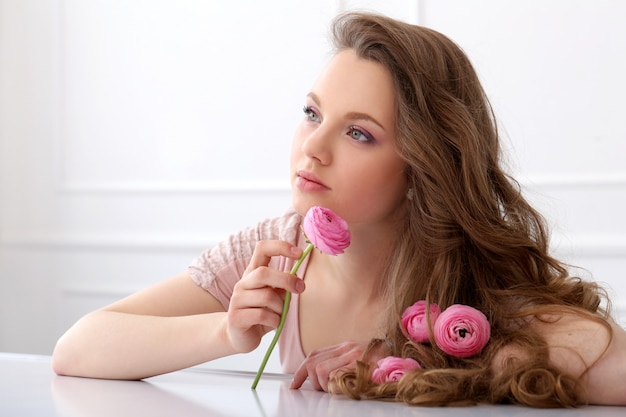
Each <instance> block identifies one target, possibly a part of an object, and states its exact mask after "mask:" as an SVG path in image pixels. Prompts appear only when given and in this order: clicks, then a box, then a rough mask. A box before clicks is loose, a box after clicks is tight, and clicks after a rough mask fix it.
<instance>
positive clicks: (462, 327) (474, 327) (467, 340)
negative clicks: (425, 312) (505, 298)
mask: <svg viewBox="0 0 626 417" xmlns="http://www.w3.org/2000/svg"><path fill="white" fill-rule="evenodd" d="M433 331H434V336H435V343H436V344H437V346H439V348H440V349H441V350H443V351H444V352H445V353H447V354H448V355H452V356H456V357H459V358H467V357H470V356H474V355H476V354H477V353H479V352H480V351H481V350H482V349H483V348H484V347H485V346H486V345H487V342H489V337H490V336H491V326H490V325H489V321H488V320H487V317H485V315H484V314H483V313H482V312H480V311H479V310H476V309H475V308H473V307H470V306H466V305H462V304H454V305H451V306H450V307H448V308H447V309H445V310H444V311H443V312H442V313H441V314H440V315H439V317H438V318H437V320H436V321H435V327H434V329H433Z"/></svg>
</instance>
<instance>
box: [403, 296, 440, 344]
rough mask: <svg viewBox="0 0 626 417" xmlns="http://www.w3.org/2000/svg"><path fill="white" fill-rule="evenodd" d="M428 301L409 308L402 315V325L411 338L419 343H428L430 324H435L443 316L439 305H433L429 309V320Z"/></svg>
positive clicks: (421, 301)
mask: <svg viewBox="0 0 626 417" xmlns="http://www.w3.org/2000/svg"><path fill="white" fill-rule="evenodd" d="M426 313H427V309H426V301H424V300H420V301H417V302H416V303H415V304H413V305H411V306H409V307H407V308H406V310H404V313H402V325H403V326H404V328H405V329H406V332H407V333H408V335H409V337H410V338H411V339H412V340H414V341H416V342H417V343H424V342H428V340H429V334H428V327H429V326H428V323H429V322H430V323H431V324H432V323H434V322H435V321H436V320H437V317H439V314H441V309H440V308H439V306H438V305H437V304H431V305H430V307H429V309H428V319H427V315H426Z"/></svg>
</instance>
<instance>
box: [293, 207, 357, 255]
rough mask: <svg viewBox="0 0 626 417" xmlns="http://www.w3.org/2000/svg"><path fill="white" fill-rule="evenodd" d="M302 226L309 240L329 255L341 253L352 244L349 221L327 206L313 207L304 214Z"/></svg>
mask: <svg viewBox="0 0 626 417" xmlns="http://www.w3.org/2000/svg"><path fill="white" fill-rule="evenodd" d="M302 228H303V229H304V234H305V235H306V238H307V239H308V240H309V242H311V243H312V244H313V245H314V246H315V247H316V248H317V249H319V250H320V251H322V252H324V253H326V254H328V255H339V254H341V253H343V252H344V250H345V249H346V248H347V247H348V246H350V238H351V235H350V231H349V230H348V223H347V222H346V221H345V220H344V219H342V218H341V217H339V215H338V214H336V213H335V212H334V211H332V210H330V209H327V208H325V207H320V206H313V207H311V208H310V209H309V211H308V212H307V213H306V216H304V221H303V222H302Z"/></svg>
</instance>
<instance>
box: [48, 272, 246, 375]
mask: <svg viewBox="0 0 626 417" xmlns="http://www.w3.org/2000/svg"><path fill="white" fill-rule="evenodd" d="M232 353H234V352H232V350H231V348H230V347H229V344H228V343H227V340H226V312H224V309H223V307H222V306H221V304H220V303H219V301H217V300H216V299H215V298H214V297H213V296H212V295H211V294H209V293H208V292H206V291H205V290H203V289H202V288H200V287H199V286H198V285H196V284H195V283H194V282H193V281H192V280H191V278H190V277H189V276H188V275H187V274H186V273H182V274H180V275H177V276H175V277H174V278H172V279H170V280H167V281H164V282H162V283H159V284H157V285H155V286H153V287H150V288H148V289H145V290H143V291H140V292H138V293H136V294H133V295H131V296H129V297H127V298H124V299H122V300H120V301H118V302H116V303H114V304H111V305H110V306H107V307H105V308H103V309H100V310H96V311H94V312H92V313H89V314H87V315H86V316H85V317H83V318H82V319H80V320H79V321H78V322H77V323H76V324H75V325H74V326H72V327H71V328H70V329H69V330H68V331H67V332H66V333H65V334H64V335H63V336H62V337H61V338H60V339H59V341H58V343H57V346H56V347H55V350H54V353H53V357H52V365H53V368H54V370H55V372H57V373H58V374H62V375H73V376H85V377H96V378H112V379H140V378H145V377H148V376H153V375H157V374H161V373H166V372H170V371H173V370H177V369H182V368H185V367H188V366H192V365H196V364H198V363H202V362H205V361H208V360H211V359H215V358H218V357H221V356H225V355H228V354H232Z"/></svg>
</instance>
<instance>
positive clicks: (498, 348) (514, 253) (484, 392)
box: [332, 13, 610, 407]
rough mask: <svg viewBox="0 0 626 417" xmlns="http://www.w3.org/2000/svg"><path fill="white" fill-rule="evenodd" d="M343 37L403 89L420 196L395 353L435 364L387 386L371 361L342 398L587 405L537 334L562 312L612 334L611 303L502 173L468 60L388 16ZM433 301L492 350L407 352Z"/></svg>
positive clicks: (413, 206) (405, 145)
mask: <svg viewBox="0 0 626 417" xmlns="http://www.w3.org/2000/svg"><path fill="white" fill-rule="evenodd" d="M332 34H333V40H334V45H335V47H336V49H337V50H343V49H352V50H354V51H355V52H356V53H357V55H358V56H359V57H361V58H363V59H368V60H373V61H375V62H378V63H380V64H382V65H383V66H385V67H386V68H387V69H388V71H389V72H390V73H391V75H392V77H393V80H394V85H395V90H396V97H397V99H396V106H397V109H396V110H397V111H396V115H397V121H396V144H397V148H398V152H399V154H400V155H401V156H402V157H403V158H404V160H405V161H406V165H407V178H408V183H409V186H410V188H411V189H412V193H413V195H412V198H410V199H409V200H408V201H407V208H406V209H407V211H408V213H407V215H406V216H403V219H404V224H402V225H401V227H399V230H400V232H399V237H398V240H397V242H396V244H395V248H394V251H393V256H392V258H391V259H390V260H389V266H388V268H387V272H388V274H387V279H386V280H385V281H384V284H383V285H384V286H385V287H384V289H383V290H384V294H385V297H386V298H387V301H388V306H389V311H388V312H387V317H388V323H387V326H386V331H387V335H388V336H387V339H386V340H385V341H384V342H385V344H386V345H387V351H388V353H389V354H391V355H395V356H403V357H406V356H410V357H414V358H415V359H417V360H418V362H420V364H421V365H422V368H421V369H418V370H414V371H411V372H409V373H408V374H407V375H405V377H404V378H402V379H401V381H399V382H394V383H385V384H382V385H376V384H374V383H372V382H371V381H370V375H371V372H372V369H371V365H370V364H368V363H367V361H365V360H364V361H362V362H360V363H359V365H358V367H357V369H356V371H354V372H348V373H346V374H344V375H343V376H341V377H340V378H339V379H338V380H337V381H336V382H337V386H338V388H339V390H340V391H341V392H343V393H345V394H347V395H348V396H351V397H353V398H386V399H389V398H393V399H395V400H398V401H405V402H407V403H409V404H421V405H446V404H466V403H476V402H491V403H501V402H508V403H519V404H527V405H531V406H542V407H546V406H574V405H575V404H577V403H578V402H579V398H578V397H577V394H576V393H577V392H578V390H577V387H576V381H575V380H574V379H573V378H571V377H568V376H566V375H564V374H562V373H561V372H559V370H557V369H555V368H554V367H553V366H552V365H550V363H549V361H548V348H547V345H546V343H545V341H544V340H543V339H542V338H541V337H540V336H539V335H538V334H536V333H534V332H533V331H532V330H531V329H530V328H529V327H528V326H527V323H528V322H529V321H530V319H529V318H532V317H538V316H540V315H541V314H544V313H551V312H573V313H575V314H580V315H584V316H586V317H589V318H592V319H594V320H598V321H601V322H603V323H606V321H605V319H606V318H607V317H608V313H607V312H606V311H604V310H602V308H601V307H600V304H601V301H602V298H603V295H604V293H603V292H602V290H601V288H600V287H598V286H597V285H596V284H594V283H591V282H586V281H583V280H581V279H579V278H572V277H569V276H568V271H567V268H566V266H565V265H564V264H562V263H561V262H559V261H558V260H556V259H554V258H553V257H551V256H550V255H549V239H548V235H547V231H546V226H545V224H544V220H543V218H542V217H541V216H540V214H539V213H538V212H537V211H536V210H534V209H533V208H532V207H531V206H530V205H529V204H528V202H527V201H526V200H525V199H524V197H523V196H522V193H521V189H520V186H519V184H518V183H517V182H516V181H515V180H514V179H512V178H511V177H510V176H508V175H507V174H506V173H505V172H504V170H503V169H502V167H501V165H502V163H501V160H500V159H501V149H500V144H499V136H498V131H497V127H496V121H495V117H494V114H493V111H492V108H491V106H490V104H489V101H488V99H487V97H486V95H485V92H484V91H483V89H482V86H481V84H480V81H479V79H478V76H477V74H476V72H475V70H474V68H473V66H472V64H471V63H470V61H469V59H468V58H467V56H466V55H465V53H464V52H463V51H462V50H461V49H460V48H459V47H458V46H457V45H456V44H454V43H453V42H452V41H451V40H449V39H448V38H447V37H445V36H444V35H442V34H440V33H438V32H436V31H434V30H431V29H428V28H424V27H420V26H415V25H410V24H407V23H403V22H400V21H397V20H393V19H390V18H387V17H384V16H379V15H372V14H365V13H347V14H344V15H341V16H339V17H338V18H337V19H336V20H335V22H334V25H333V31H332ZM421 299H424V300H426V301H427V302H428V303H437V304H438V305H439V306H440V307H441V308H442V309H444V308H445V307H447V306H450V305H452V304H467V305H470V306H472V307H474V308H477V309H479V310H481V311H482V312H483V313H484V314H485V315H486V316H487V318H488V319H489V321H490V323H491V326H492V337H491V340H490V343H489V345H488V346H487V348H486V349H485V350H483V352H482V353H481V354H480V355H478V356H476V357H472V358H470V359H458V358H451V357H449V356H447V355H444V354H443V353H442V352H441V351H438V350H437V349H436V348H433V347H431V345H433V344H431V345H429V344H415V343H411V342H410V341H408V340H407V338H406V337H405V336H404V335H403V333H402V332H401V330H400V326H399V325H398V321H399V317H400V315H401V314H402V311H403V310H404V309H405V308H406V307H407V306H409V305H411V304H412V303H414V302H415V301H417V300H421ZM606 326H607V328H609V330H610V327H609V325H608V324H606ZM510 347H515V349H514V350H516V351H517V352H518V354H517V355H512V356H511V357H510V358H508V359H507V360H502V361H501V366H499V367H498V369H497V370H495V369H494V367H492V366H491V364H492V362H493V361H494V358H496V355H498V353H500V354H501V353H502V352H503V351H504V350H503V349H504V348H510ZM520 352H522V353H520Z"/></svg>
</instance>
